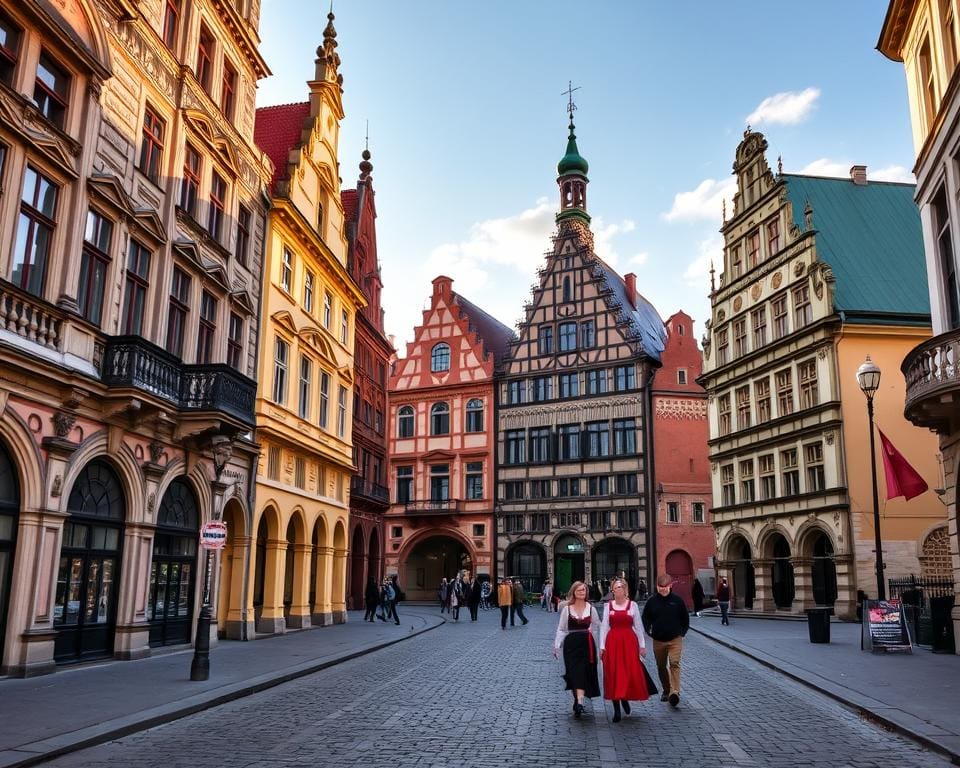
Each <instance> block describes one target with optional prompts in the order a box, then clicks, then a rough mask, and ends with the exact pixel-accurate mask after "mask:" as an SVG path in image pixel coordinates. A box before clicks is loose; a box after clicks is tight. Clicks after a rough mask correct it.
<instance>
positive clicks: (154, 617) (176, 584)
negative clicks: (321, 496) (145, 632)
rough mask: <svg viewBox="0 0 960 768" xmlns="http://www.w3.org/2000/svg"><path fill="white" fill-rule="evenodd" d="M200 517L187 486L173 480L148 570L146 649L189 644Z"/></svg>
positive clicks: (158, 517) (194, 499)
mask: <svg viewBox="0 0 960 768" xmlns="http://www.w3.org/2000/svg"><path fill="white" fill-rule="evenodd" d="M199 530H200V514H199V511H198V510H197V501H196V497H195V496H194V495H193V490H192V489H191V488H190V485H189V483H187V481H186V480H184V479H182V478H177V479H176V480H174V481H173V482H172V483H171V484H170V487H169V488H167V491H166V493H164V494H163V501H162V502H161V503H160V513H159V515H157V530H156V533H155V534H154V538H153V564H152V565H151V566H150V601H149V603H148V604H147V620H148V621H149V622H150V645H152V646H160V645H174V644H178V643H189V642H190V629H191V624H192V620H193V593H194V585H195V583H196V574H197V540H198V538H199Z"/></svg>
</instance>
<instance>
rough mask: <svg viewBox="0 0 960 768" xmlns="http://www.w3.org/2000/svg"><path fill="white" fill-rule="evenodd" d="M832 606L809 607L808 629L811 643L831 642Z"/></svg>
mask: <svg viewBox="0 0 960 768" xmlns="http://www.w3.org/2000/svg"><path fill="white" fill-rule="evenodd" d="M831 613H833V611H832V609H830V608H808V609H807V629H808V630H809V631H810V642H811V643H829V642H830V614H831Z"/></svg>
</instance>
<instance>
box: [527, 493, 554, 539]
mask: <svg viewBox="0 0 960 768" xmlns="http://www.w3.org/2000/svg"><path fill="white" fill-rule="evenodd" d="M545 498H546V497H545ZM549 530H550V514H549V513H548V512H534V513H533V514H532V515H530V532H531V533H546V532H547V531H549Z"/></svg>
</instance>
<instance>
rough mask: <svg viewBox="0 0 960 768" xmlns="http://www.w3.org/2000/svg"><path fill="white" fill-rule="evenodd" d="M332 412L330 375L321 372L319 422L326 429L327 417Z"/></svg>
mask: <svg viewBox="0 0 960 768" xmlns="http://www.w3.org/2000/svg"><path fill="white" fill-rule="evenodd" d="M329 412H330V374H329V373H327V372H326V371H321V372H320V415H319V418H318V419H317V421H318V422H319V423H320V426H321V427H323V428H324V429H326V428H327V416H328V414H329Z"/></svg>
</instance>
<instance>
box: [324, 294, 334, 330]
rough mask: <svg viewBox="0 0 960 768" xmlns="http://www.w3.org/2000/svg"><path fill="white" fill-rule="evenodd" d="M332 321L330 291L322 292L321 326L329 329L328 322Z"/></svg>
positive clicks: (331, 297)
mask: <svg viewBox="0 0 960 768" xmlns="http://www.w3.org/2000/svg"><path fill="white" fill-rule="evenodd" d="M332 322H333V296H331V295H330V291H324V292H323V327H324V328H326V329H327V330H328V331H329V330H330V323H332Z"/></svg>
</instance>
